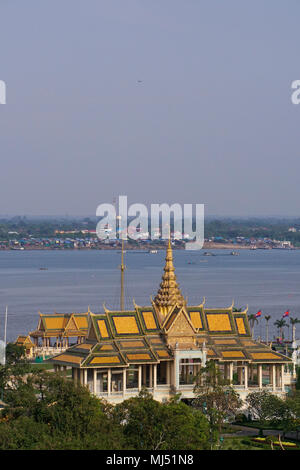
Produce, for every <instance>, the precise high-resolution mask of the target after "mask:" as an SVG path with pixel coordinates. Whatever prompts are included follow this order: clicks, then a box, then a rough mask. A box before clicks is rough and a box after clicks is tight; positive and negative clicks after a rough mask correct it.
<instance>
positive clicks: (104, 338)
mask: <svg viewBox="0 0 300 470" xmlns="http://www.w3.org/2000/svg"><path fill="white" fill-rule="evenodd" d="M174 271H175V270H174V265H173V253H172V247H171V242H170V241H169V245H168V248H167V254H166V263H165V267H164V274H163V276H162V282H161V284H160V288H159V290H158V292H157V295H156V296H155V298H154V300H151V305H150V306H144V307H143V306H139V305H136V304H135V303H134V309H133V310H130V311H123V310H122V311H110V310H108V309H106V308H104V312H103V313H101V314H93V313H92V312H89V313H88V314H87V318H88V330H87V333H86V337H85V340H84V341H83V342H80V343H78V344H76V345H74V346H72V347H70V348H68V349H66V350H65V351H64V352H61V353H60V354H58V355H57V356H55V357H53V358H52V359H51V361H52V362H53V363H54V367H55V369H56V370H66V369H67V368H68V367H71V368H72V377H73V379H74V381H75V382H80V383H81V384H83V385H85V386H87V387H88V388H89V390H90V391H91V393H93V394H95V395H96V396H98V397H103V398H105V399H107V400H109V401H111V402H113V403H118V402H120V401H122V400H124V399H126V398H129V397H132V396H135V395H137V394H138V393H139V391H140V390H141V389H142V387H146V388H147V389H148V390H149V391H150V392H151V393H153V396H154V398H155V399H157V400H159V401H164V400H166V399H168V398H170V397H171V396H172V394H174V393H181V396H182V398H193V397H194V394H193V388H194V378H195V376H196V375H197V374H198V372H199V370H200V368H201V367H202V366H204V365H205V364H206V362H207V361H208V360H214V361H216V362H217V363H218V365H219V367H220V369H221V371H222V372H223V374H224V376H225V377H226V378H228V379H229V380H230V382H231V383H232V385H233V386H234V388H235V389H236V390H237V391H238V392H239V394H240V396H241V398H245V397H246V396H247V394H248V393H250V391H254V390H257V391H258V390H262V389H267V390H270V391H271V392H273V393H276V394H278V395H283V394H285V392H286V386H287V385H289V384H290V381H291V375H290V373H289V372H288V371H287V369H288V367H287V366H288V364H291V363H292V361H291V360H290V359H289V358H288V357H286V356H283V355H282V354H279V353H277V352H275V351H273V350H272V349H271V348H269V347H268V346H265V345H264V344H262V343H259V342H257V341H255V340H253V339H252V337H251V332H250V328H249V323H248V317H247V310H245V311H242V312H235V311H234V309H233V305H232V306H231V307H229V308H218V309H208V308H205V307H204V302H202V303H201V304H199V305H190V306H189V305H188V304H187V302H186V300H185V298H184V297H183V295H182V294H181V291H180V289H179V286H178V283H177V280H176V276H175V272H174Z"/></svg>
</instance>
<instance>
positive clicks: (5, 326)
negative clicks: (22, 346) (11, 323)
mask: <svg viewBox="0 0 300 470" xmlns="http://www.w3.org/2000/svg"><path fill="white" fill-rule="evenodd" d="M7 312H8V307H7V306H6V310H5V325H4V343H5V347H6V331H7Z"/></svg>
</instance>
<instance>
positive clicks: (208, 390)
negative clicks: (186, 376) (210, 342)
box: [194, 361, 242, 432]
mask: <svg viewBox="0 0 300 470" xmlns="http://www.w3.org/2000/svg"><path fill="white" fill-rule="evenodd" d="M196 380H197V383H196V385H195V387H194V393H195V395H196V398H195V400H194V405H195V406H196V407H197V408H199V409H201V410H203V412H204V413H205V414H206V416H207V418H208V420H209V423H210V429H211V430H212V431H219V432H220V431H221V426H222V424H223V423H224V421H225V419H226V418H227V417H230V416H232V415H235V414H236V412H237V411H238V410H239V408H240V407H241V406H242V400H241V399H240V398H239V395H238V394H237V393H236V391H235V390H234V389H233V387H231V386H230V382H229V380H227V379H224V377H223V374H222V373H221V371H220V369H219V367H218V366H217V365H216V363H215V361H209V362H208V363H207V365H206V366H205V367H202V368H201V370H200V373H199V376H198V377H197V379H196Z"/></svg>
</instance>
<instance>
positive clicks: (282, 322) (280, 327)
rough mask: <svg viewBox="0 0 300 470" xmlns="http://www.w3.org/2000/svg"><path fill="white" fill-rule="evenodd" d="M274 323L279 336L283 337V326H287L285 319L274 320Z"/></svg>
mask: <svg viewBox="0 0 300 470" xmlns="http://www.w3.org/2000/svg"><path fill="white" fill-rule="evenodd" d="M274 325H275V326H277V328H278V331H279V336H280V338H283V328H284V327H285V326H287V324H286V321H285V320H282V319H281V320H276V321H275V322H274Z"/></svg>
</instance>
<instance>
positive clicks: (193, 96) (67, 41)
mask: <svg viewBox="0 0 300 470" xmlns="http://www.w3.org/2000/svg"><path fill="white" fill-rule="evenodd" d="M299 15H300V3H299V0H289V1H288V2H285V1H284V0H280V1H279V0H252V1H251V2H250V1H247V0H226V1H223V0H219V1H217V0H44V1H41V0H26V2H25V1H24V0H0V22H1V23H0V79H1V80H5V82H6V84H7V104H6V105H0V158H1V171H0V214H6V213H14V214H16V213H17V214H66V213H68V214H70V215H71V214H74V215H90V214H95V211H96V207H97V205H98V204H100V203H103V202H111V201H112V199H113V197H114V196H118V195H119V194H125V195H127V196H128V198H129V203H133V202H140V203H159V202H169V203H174V202H180V203H204V204H205V210H206V213H209V214H220V215H226V214H230V215H239V214H242V215H274V214H275V215H277V214H286V215H299V199H300V189H299V187H300V186H299V174H300V158H299V157H300V150H299V126H300V105H298V106H295V105H293V104H292V103H291V92H292V91H291V88H290V87H291V82H292V81H293V80H296V79H300V59H299V52H298V48H299V47H298V46H299V40H300V29H299ZM139 80H141V81H142V82H141V83H139Z"/></svg>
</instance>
